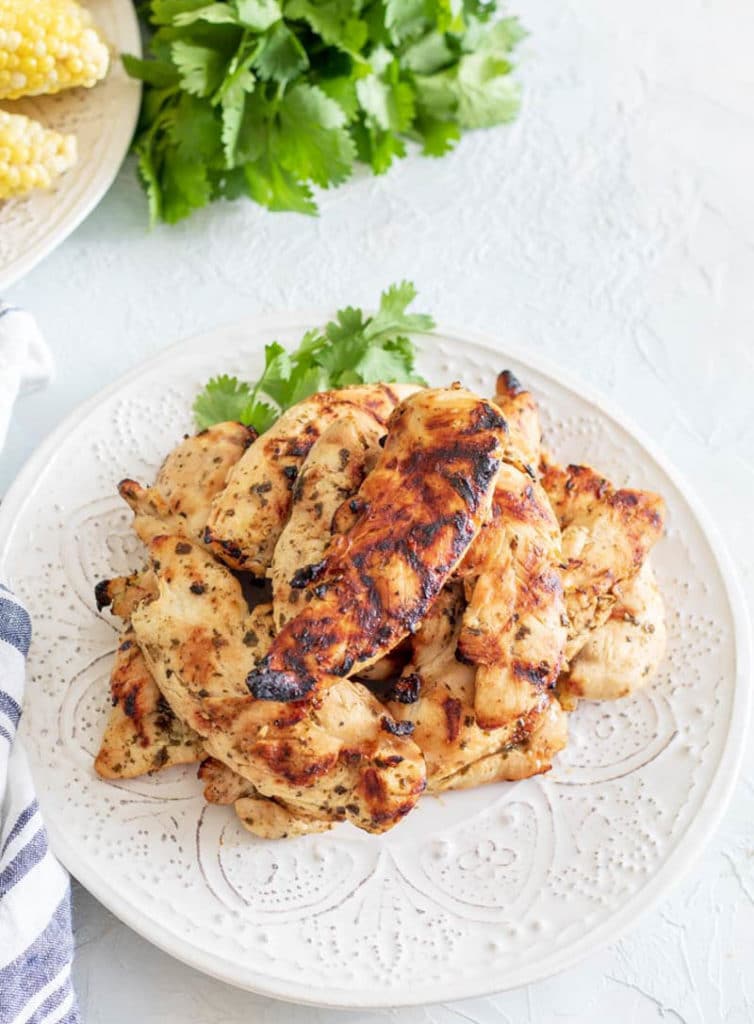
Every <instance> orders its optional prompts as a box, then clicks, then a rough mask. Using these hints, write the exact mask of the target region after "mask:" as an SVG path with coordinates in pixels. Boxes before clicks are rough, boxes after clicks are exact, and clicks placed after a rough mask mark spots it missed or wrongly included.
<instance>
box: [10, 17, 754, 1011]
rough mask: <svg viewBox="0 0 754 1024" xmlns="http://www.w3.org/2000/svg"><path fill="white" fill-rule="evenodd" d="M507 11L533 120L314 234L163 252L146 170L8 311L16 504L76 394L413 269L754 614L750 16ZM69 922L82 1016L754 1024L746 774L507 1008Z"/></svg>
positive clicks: (214, 237)
mask: <svg viewBox="0 0 754 1024" xmlns="http://www.w3.org/2000/svg"><path fill="white" fill-rule="evenodd" d="M516 9H517V11H518V12H519V13H520V14H521V15H522V16H523V18H524V20H525V22H526V24H527V26H528V27H529V28H530V30H531V33H532V35H531V38H530V39H529V40H528V42H527V43H526V45H525V58H524V61H523V67H522V70H521V77H522V79H523V81H524V84H525V87H526V92H525V106H524V111H523V114H522V117H521V119H520V120H519V122H518V123H517V124H516V125H514V126H513V127H512V128H510V129H501V130H498V131H493V132H488V133H481V134H477V135H475V136H472V137H469V138H467V139H466V140H464V142H463V144H462V145H461V146H460V147H459V149H458V150H457V152H456V153H455V154H453V155H452V156H450V157H448V158H446V159H444V160H443V161H441V162H428V161H424V160H422V159H420V158H418V157H417V158H413V159H410V160H406V161H403V162H402V163H401V164H400V165H399V166H398V167H396V168H395V169H394V170H393V171H392V172H391V173H390V174H388V175H387V176H386V177H384V178H381V179H372V178H367V177H360V178H359V179H358V180H356V181H354V182H352V183H350V184H349V185H347V186H345V187H344V188H342V189H340V190H338V191H337V192H333V193H332V194H325V195H324V196H323V198H322V202H321V207H322V215H321V217H320V218H319V219H318V220H308V219H305V218H301V217H298V216H294V215H291V216H288V215H280V214H275V215H270V214H266V213H264V212H263V211H261V210H259V209H258V208H256V207H254V206H252V205H251V204H243V203H240V204H235V205H233V206H226V207H217V208H215V209H212V210H209V211H206V212H205V213H203V214H199V215H198V216H196V217H195V218H194V219H193V220H192V221H191V222H189V223H188V224H185V225H181V226H179V227H175V228H165V229H159V230H157V231H155V232H153V233H151V234H150V233H148V231H147V229H146V222H145V210H144V203H143V200H142V197H141V194H140V192H139V188H138V185H137V184H136V182H135V180H134V177H133V171H132V168H131V167H130V166H127V167H126V168H125V169H124V170H123V171H122V173H121V175H120V177H119V179H118V181H117V182H116V184H115V186H114V187H113V189H112V191H111V192H110V194H109V195H108V197H107V198H106V199H105V201H104V202H103V203H102V205H101V206H100V207H99V209H98V210H97V211H96V212H95V213H94V214H93V215H92V216H91V217H90V218H89V220H88V221H87V222H86V223H85V224H84V225H83V226H82V227H81V228H80V229H79V230H78V231H77V232H76V233H75V234H74V235H73V236H72V237H71V238H70V240H69V241H68V242H66V243H65V244H64V245H63V246H62V247H61V248H60V249H59V250H58V251H57V252H56V253H55V254H54V255H52V256H51V257H49V258H48V259H47V260H46V261H45V262H44V263H43V264H42V265H41V266H40V267H38V269H37V270H35V271H34V272H33V273H32V274H30V275H29V276H28V277H27V278H26V279H25V280H24V281H23V282H22V283H20V284H18V285H17V286H16V287H15V288H13V289H12V290H11V292H10V293H9V294H8V295H7V296H5V298H7V299H10V300H12V301H14V302H16V303H18V304H22V305H25V306H27V307H28V308H30V309H32V310H34V311H35V312H36V313H37V314H38V316H39V319H40V321H41V323H42V326H43V328H44V329H45V332H46V334H47V336H48V338H49V339H50V341H51V343H52V345H53V348H54V349H55V351H56V354H57V361H58V377H57V380H56V381H55V383H54V385H53V386H52V387H51V388H49V389H48V390H47V391H46V392H44V393H42V394H39V395H34V396H31V397H28V398H26V399H24V400H23V401H22V402H21V403H20V405H19V407H18V410H17V416H16V420H15V425H14V428H13V429H12V433H11V436H10V438H9V443H8V448H7V449H6V451H5V452H4V453H3V456H2V462H1V464H0V493H2V491H3V490H4V489H6V488H7V486H8V485H9V483H10V482H11V480H12V478H13V476H14V475H15V473H16V471H17V470H18V469H19V468H20V466H21V464H22V462H23V460H24V459H25V458H26V457H27V456H28V455H29V454H30V452H31V451H32V449H33V448H34V447H35V445H36V444H37V443H38V442H39V441H40V440H41V439H42V437H43V436H44V435H45V434H46V433H47V432H48V431H49V430H51V429H52V428H53V427H54V426H55V425H56V424H57V422H58V421H59V420H60V419H61V417H62V416H63V415H64V414H65V413H67V412H68V411H69V410H70V409H71V408H72V407H73V406H74V405H75V404H76V403H77V402H78V401H80V400H81V399H83V398H85V397H87V396H88V395H90V394H92V393H93V392H95V391H96V390H97V389H98V388H100V387H101V386H103V385H104V384H106V383H108V382H109V381H111V380H112V379H113V378H114V377H115V376H116V375H118V374H119V373H121V372H122V371H124V370H126V369H127V368H129V367H131V366H132V365H134V364H135V363H136V362H137V361H139V360H140V359H142V358H144V357H145V356H149V355H151V354H153V353H155V352H157V351H158V350H159V349H160V348H162V347H163V346H164V345H166V344H168V343H169V342H171V341H173V340H175V339H177V338H180V337H181V336H184V335H187V334H191V333H195V332H197V331H200V330H204V329H207V328H210V327H212V326H214V325H216V324H218V323H220V322H223V321H229V320H233V319H235V318H238V317H240V316H241V315H244V314H248V313H253V312H255V311H268V310H282V309H295V308H296V307H302V306H311V305H320V306H321V305H329V306H332V307H335V306H336V305H337V304H340V303H343V302H353V303H362V304H365V305H370V304H373V303H374V302H375V299H376V295H377V293H378V292H379V290H380V288H381V287H382V286H383V285H385V284H387V283H388V282H390V281H393V280H396V279H398V278H400V277H404V276H405V277H410V278H411V279H413V280H414V281H415V282H416V284H417V285H418V287H419V289H420V294H421V307H422V308H423V309H428V310H431V311H432V312H433V313H434V314H435V315H436V317H437V318H438V319H439V320H443V321H446V322H450V323H456V324H458V325H468V326H473V327H478V328H482V329H484V330H487V331H490V332H497V333H498V334H499V336H500V341H501V345H503V346H504V344H505V341H506V338H507V339H511V340H513V341H515V342H516V343H517V344H518V343H523V344H525V345H528V346H530V347H531V348H532V350H536V351H539V352H542V353H545V354H546V355H548V356H550V357H551V358H553V359H555V360H557V361H559V362H561V363H562V364H563V365H564V366H566V367H568V369H569V370H571V371H573V372H575V373H577V374H580V375H581V376H582V377H583V378H584V379H588V380H590V381H591V382H593V383H594V384H596V385H598V386H599V387H601V388H602V389H603V390H604V391H606V392H608V393H609V394H610V395H611V396H612V397H613V398H614V400H615V402H616V405H620V406H622V407H623V408H624V409H626V410H628V411H629V412H630V413H631V414H632V416H633V418H634V419H635V420H637V421H638V422H639V423H641V424H642V426H643V427H644V428H645V429H646V430H648V431H649V432H650V433H651V434H652V435H653V436H654V437H655V438H657V439H658V440H659V441H660V442H661V443H662V444H663V446H664V447H665V449H666V451H667V452H668V453H669V455H670V456H671V458H672V459H673V460H674V461H675V462H676V463H677V465H678V466H679V467H680V468H681V469H682V470H683V471H684V472H685V474H686V476H687V477H688V479H689V480H690V481H691V482H692V484H693V485H694V487H695V489H696V490H697V491H698V492H699V493H700V494H701V496H702V498H703V499H704V500H705V502H706V503H707V505H708V506H709V507H710V508H711V510H712V512H713V513H714V514H715V516H716V518H717V520H718V522H719V524H720V526H721V528H722V530H723V531H724V533H725V536H726V539H727V542H728V544H729V546H730V547H731V549H732V550H733V553H734V555H735V558H736V561H737V563H738V565H739V566H740V571H741V574H742V577H743V582H744V586H745V589H746V591H747V595H748V598H749V601H750V604H751V606H754V522H752V513H751V508H752V499H754V396H753V394H752V393H753V392H754V60H753V59H752V53H753V52H754V4H752V3H751V2H750V0H708V2H702V0H661V2H657V0H654V2H649V0H633V2H632V3H630V4H623V5H620V7H618V6H616V5H614V4H607V3H605V2H604V0H517V8H516ZM752 751H754V747H753V748H752ZM76 931H77V939H78V945H79V951H78V960H77V971H76V974H77V982H78V990H79V995H80V999H81V1002H82V1006H83V1008H84V1012H85V1019H86V1021H87V1024H126V1022H128V1024H133V1021H139V1022H140V1024H189V1022H191V1024H241V1022H242V1021H243V1022H248V1021H253V1022H254V1024H283V1022H285V1024H289V1022H290V1024H300V1022H310V1021H311V1022H313V1024H324V1022H328V1024H329V1022H330V1021H334V1022H335V1024H338V1022H343V1024H356V1022H359V1024H362V1022H363V1024H372V1022H374V1024H379V1022H383V1021H388V1020H389V1021H391V1022H395V1024H456V1022H459V1024H460V1022H464V1021H471V1022H476V1024H492V1022H498V1021H500V1022H503V1024H523V1022H525V1024H540V1022H541V1024H549V1022H553V1024H555V1022H557V1024H598V1022H599V1024H602V1022H603V1021H605V1020H615V1021H620V1022H624V1021H625V1022H632V1024H633V1022H637V1024H639V1022H641V1024H643V1022H644V1021H655V1020H667V1021H684V1022H687V1024H708V1022H715V1024H716V1022H726V1024H744V1022H748V1021H752V1020H754V975H752V972H751V964H752V963H754V756H752V753H751V752H750V754H749V756H748V758H747V762H746V764H745V767H744V775H743V777H742V779H741V781H740V783H739V786H738V790H737V793H736V797H735V800H734V803H733V805H732V807H731V809H730V811H729V813H728V815H727V817H726V819H725V822H724V825H723V827H722V829H721V830H720V832H719V834H718V835H717V837H716V838H715V840H714V841H713V843H712V844H711V845H710V847H709V849H708V850H707V852H706V854H705V855H704V857H703V859H702V860H701V862H700V863H699V864H698V865H697V866H696V867H695V868H694V870H693V871H692V873H691V874H690V876H689V877H688V878H687V879H685V880H684V881H683V882H682V883H681V884H679V886H678V888H677V890H676V891H675V892H674V893H673V894H672V895H671V897H670V898H669V899H668V900H667V901H666V902H664V903H663V904H662V905H660V906H659V907H658V908H657V909H656V910H655V911H654V912H653V913H652V914H650V915H648V916H647V917H646V918H645V919H644V920H643V922H642V923H641V924H640V925H639V926H638V927H637V928H636V929H635V930H634V931H633V932H632V933H631V934H629V935H628V936H626V937H625V938H624V939H623V940H622V941H621V942H619V943H617V944H616V945H614V946H612V947H610V948H609V949H606V950H605V951H604V952H603V953H601V954H600V955H599V956H596V957H594V958H592V960H591V961H589V962H588V963H584V964H583V965H581V966H580V967H579V968H577V969H574V970H572V971H569V972H568V973H566V974H563V975H560V976H558V977H556V978H553V979H551V980H550V981H548V982H543V983H540V984H537V985H533V986H530V987H529V988H527V989H522V990H519V991H516V992H511V993H506V994H503V995H501V996H499V997H496V998H492V999H484V1000H477V1001H467V1002H464V1003H459V1004H454V1005H448V1006H443V1007H429V1008H426V1009H423V1010H408V1011H385V1012H383V1013H350V1014H349V1013H337V1012H335V1011H329V1010H326V1011H321V1012H317V1011H315V1010H310V1009H299V1010H296V1009H293V1008H291V1007H288V1006H283V1005H282V1004H275V1003H271V1002H268V1001H266V1000H261V999H256V998H255V997H252V996H249V995H247V994H245V993H241V992H237V991H235V990H233V989H230V988H228V987H226V986H224V985H221V984H218V983H215V982H212V981H210V980H208V979H206V978H204V977H203V976H200V975H198V974H195V973H194V972H192V971H191V970H190V969H188V968H186V967H183V966H182V965H180V964H178V963H176V962H174V961H173V960H172V959H170V958H169V957H167V956H165V955H163V954H162V953H160V952H158V951H157V950H155V949H153V948H152V947H150V946H149V945H148V944H147V943H145V942H143V941H142V940H141V939H139V938H138V937H137V936H136V935H134V934H133V933H132V932H130V931H129V930H128V929H127V928H125V927H124V926H122V925H120V924H119V923H118V922H117V921H116V920H115V919H114V918H113V917H111V915H110V914H108V913H107V912H106V911H104V910H103V909H102V908H101V907H100V906H99V905H98V904H97V903H96V902H95V901H94V899H92V897H90V896H89V895H88V894H86V893H85V892H83V891H82V890H81V889H77V892H76Z"/></svg>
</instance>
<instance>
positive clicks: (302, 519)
mask: <svg viewBox="0 0 754 1024" xmlns="http://www.w3.org/2000/svg"><path fill="white" fill-rule="evenodd" d="M382 434H384V428H383V427H382V425H381V424H379V423H377V422H376V421H375V420H374V417H372V416H371V415H370V414H369V413H365V412H363V411H362V410H360V409H354V410H352V411H350V412H348V413H347V414H346V415H345V416H343V418H342V419H339V420H336V421H335V423H333V424H332V425H331V426H329V427H328V428H327V430H325V431H324V433H323V434H322V436H321V437H320V438H319V439H318V440H317V441H315V442H314V444H313V445H312V448H311V451H310V452H309V454H308V455H307V457H306V460H305V462H304V464H303V466H302V468H301V471H300V473H299V475H298V478H297V480H296V482H295V484H294V485H293V493H292V500H291V514H290V517H289V519H288V522H287V524H286V526H285V529H284V530H283V532H282V533H281V535H280V539H279V540H278V542H277V545H276V546H275V553H274V554H273V556H272V567H271V570H270V577H271V579H272V599H273V607H274V609H275V626H276V628H277V629H281V628H282V626H284V625H285V623H286V622H288V621H289V620H290V619H292V618H293V617H294V616H295V614H296V612H297V611H299V609H300V608H301V606H302V604H303V603H304V599H305V597H306V596H309V595H308V592H307V590H305V589H303V588H301V587H293V586H291V580H293V579H294V578H295V577H296V574H297V572H298V570H299V569H300V568H301V567H302V566H305V565H312V564H314V563H316V562H319V561H321V559H322V557H323V556H324V554H325V551H326V550H327V547H328V545H329V543H330V541H331V539H332V522H333V516H334V515H335V513H336V512H337V510H338V508H339V507H340V506H341V505H342V504H343V502H344V501H345V500H346V499H347V498H350V497H352V496H353V495H354V494H355V493H356V492H357V491H358V489H359V487H360V486H361V483H362V481H363V479H364V475H365V469H366V458H367V455H368V453H369V452H370V451H371V450H373V449H374V448H375V446H376V445H377V442H378V441H379V439H380V437H381V436H382Z"/></svg>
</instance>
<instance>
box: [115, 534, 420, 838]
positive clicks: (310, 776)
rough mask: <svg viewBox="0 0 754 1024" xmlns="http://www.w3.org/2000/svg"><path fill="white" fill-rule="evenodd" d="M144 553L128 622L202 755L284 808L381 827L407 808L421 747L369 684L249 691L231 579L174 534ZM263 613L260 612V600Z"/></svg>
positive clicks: (243, 614)
mask: <svg viewBox="0 0 754 1024" xmlns="http://www.w3.org/2000/svg"><path fill="white" fill-rule="evenodd" d="M150 555H151V558H152V564H153V569H154V572H155V575H156V577H157V581H158V587H159V596H158V597H157V598H156V600H154V601H152V602H150V603H146V604H142V605H140V606H139V607H138V608H137V609H136V610H135V611H134V613H133V626H134V630H135V632H136V635H137V638H138V641H139V643H140V645H141V648H142V650H143V651H144V656H145V658H146V661H147V664H148V666H149V668H150V671H151V672H152V674H153V675H154V677H155V679H156V681H157V682H158V685H159V687H160V689H161V690H162V692H163V694H164V695H165V698H166V699H167V701H168V703H169V704H170V705H171V707H172V708H173V710H174V712H175V713H176V714H177V715H178V716H179V717H180V718H181V719H182V720H183V721H185V722H187V723H188V724H189V725H190V726H191V727H192V728H194V729H195V730H196V731H197V732H198V733H200V734H201V735H202V736H203V738H204V746H205V749H206V750H207V752H208V753H209V754H210V755H211V756H213V757H215V758H218V759H219V760H221V761H223V762H224V763H225V764H226V765H228V766H229V767H230V768H232V769H233V770H234V771H235V772H237V773H238V774H239V775H242V776H243V777H244V778H245V779H248V781H249V782H250V783H251V785H252V786H253V787H254V789H255V790H256V791H257V793H259V794H260V795H261V796H264V797H272V798H273V799H275V800H277V801H280V802H281V803H282V804H284V805H285V808H287V809H288V810H289V811H290V812H291V813H292V814H294V815H295V816H296V817H310V818H316V819H317V820H321V821H340V820H349V821H351V822H353V824H355V825H357V826H358V827H359V828H363V829H365V830H367V831H369V832H381V831H385V830H386V829H388V828H390V827H392V826H393V825H394V824H395V823H396V822H397V821H399V820H400V819H401V818H402V817H403V816H404V815H405V814H407V813H408V812H409V811H410V810H411V808H412V807H413V806H414V804H415V803H416V801H417V799H418V797H419V794H420V793H421V792H422V790H423V789H424V785H425V772H424V761H423V758H422V756H421V753H420V751H419V749H418V747H417V746H416V744H415V743H413V741H412V740H411V739H410V738H408V737H407V736H402V735H396V734H395V732H394V730H395V729H396V728H397V727H396V723H394V722H393V720H392V719H391V718H389V716H388V715H387V714H386V712H385V710H384V708H382V706H381V705H380V704H379V702H378V701H377V700H376V698H375V697H373V696H372V694H370V693H369V692H368V691H367V690H366V689H365V688H364V687H363V686H361V685H360V684H358V683H353V682H350V681H348V680H345V679H334V680H332V685H331V686H329V687H327V688H326V689H325V690H324V691H323V693H322V695H321V697H319V698H318V699H316V700H310V701H307V702H299V703H297V704H282V703H279V702H272V701H260V700H256V699H254V698H253V697H252V696H250V695H249V692H248V690H247V689H246V687H245V684H244V679H245V678H246V676H247V674H248V673H249V670H250V668H251V667H252V665H253V663H254V660H255V646H256V645H257V644H258V643H259V636H258V621H257V622H256V623H255V622H253V621H252V622H251V623H250V620H249V616H248V614H247V611H246V607H245V602H244V599H243V595H242V593H241V587H240V584H239V582H238V580H236V578H235V577H234V576H233V575H232V574H231V573H230V572H229V571H228V570H227V569H226V568H225V567H224V566H222V565H221V564H219V563H218V562H216V561H215V560H214V559H213V558H212V557H211V556H209V555H208V554H207V553H206V551H204V550H202V548H201V547H200V546H199V545H198V544H192V543H190V542H188V541H186V540H185V539H183V538H181V537H168V536H162V537H157V538H155V539H154V540H153V541H152V543H151V544H150ZM256 612H257V616H258V615H259V614H261V613H260V612H259V610H258V609H257V610H256ZM265 614H266V620H265V621H268V622H271V609H269V607H268V609H267V610H266V612H265Z"/></svg>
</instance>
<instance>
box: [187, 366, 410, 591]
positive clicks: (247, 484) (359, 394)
mask: <svg viewBox="0 0 754 1024" xmlns="http://www.w3.org/2000/svg"><path fill="white" fill-rule="evenodd" d="M416 390H417V388H416V386H415V385H413V384H364V385H358V386H355V387H350V388H340V389H339V390H337V391H322V392H319V393H318V394H314V395H311V396H310V397H309V398H306V399H304V401H303V402H299V403H298V404H297V405H294V406H293V407H292V408H291V409H288V410H287V412H284V413H283V415H282V416H281V417H280V419H279V420H278V421H277V422H276V423H275V425H274V426H272V427H271V428H270V429H269V430H268V431H266V432H265V433H264V434H262V436H261V437H260V438H258V439H257V441H256V442H255V443H254V444H253V445H252V446H251V448H250V449H249V451H248V452H247V453H246V454H245V455H244V457H243V458H242V459H241V461H240V462H239V463H238V465H237V466H235V468H234V469H233V472H232V473H231V474H230V476H229V477H228V486H227V487H226V488H225V491H224V492H223V493H222V494H220V495H218V496H217V498H216V499H215V501H214V502H213V504H212V511H211V513H210V516H209V520H208V522H207V529H206V533H205V541H206V543H207V544H208V545H209V546H210V547H211V549H212V550H213V551H214V552H215V554H216V555H217V557H218V558H220V559H221V560H222V561H224V562H225V563H226V564H227V565H229V566H231V567H232V568H234V569H244V570H246V571H248V572H252V573H254V574H255V575H256V576H264V575H265V573H266V571H267V569H268V568H269V566H270V564H271V562H272V555H273V552H274V550H275V545H276V544H277V541H278V538H279V536H280V534H281V532H282V530H283V527H284V526H285V523H286V521H287V519H288V513H289V511H290V507H291V492H292V490H293V483H294V481H295V479H296V477H297V475H298V472H299V470H300V468H301V465H302V464H303V461H304V459H305V458H306V456H307V455H308V454H309V451H310V449H311V447H312V445H313V444H314V442H315V441H316V440H317V438H318V437H319V436H320V435H321V434H322V433H323V431H325V430H326V429H327V427H329V426H330V424H332V423H334V422H335V421H336V420H338V419H340V418H341V417H342V416H344V415H346V414H347V413H349V412H354V411H356V412H358V411H361V412H362V413H364V414H366V415H367V416H369V417H371V418H372V420H373V421H374V423H375V425H376V426H377V427H380V428H382V430H384V427H385V424H386V422H387V420H388V418H389V416H390V414H391V413H392V411H393V409H394V408H395V406H396V405H397V404H398V403H399V402H400V401H402V400H403V399H404V398H406V397H407V396H408V395H411V394H413V393H414V392H415V391H416Z"/></svg>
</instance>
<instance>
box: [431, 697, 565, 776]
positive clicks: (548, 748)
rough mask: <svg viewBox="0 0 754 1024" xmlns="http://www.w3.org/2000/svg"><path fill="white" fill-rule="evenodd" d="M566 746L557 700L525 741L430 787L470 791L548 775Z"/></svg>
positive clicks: (480, 760)
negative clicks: (490, 785) (495, 784)
mask: <svg viewBox="0 0 754 1024" xmlns="http://www.w3.org/2000/svg"><path fill="white" fill-rule="evenodd" d="M567 743H568V716H567V715H566V713H565V711H564V710H563V708H562V707H561V705H560V704H559V702H558V701H557V700H556V699H554V698H553V699H552V700H550V702H549V703H548V705H547V707H546V708H545V710H544V711H543V712H542V713H541V714H540V715H539V716H538V717H537V718H536V719H535V721H534V725H533V727H532V729H531V732H530V733H529V735H528V736H527V738H526V739H525V740H522V741H521V742H520V743H515V744H514V745H513V746H511V747H506V748H505V749H503V750H501V751H500V752H499V753H496V754H488V755H487V756H486V757H480V758H479V760H478V761H474V762H473V764H470V765H469V766H468V767H467V768H462V769H461V770H460V771H459V772H456V774H455V775H449V776H448V777H447V778H444V779H442V780H441V781H440V782H439V783H437V785H435V786H433V788H432V792H435V793H441V792H445V791H446V790H450V789H472V788H474V787H475V786H484V785H486V784H487V783H488V782H520V781H521V779H530V778H531V777H532V775H542V774H543V773H544V772H549V770H550V769H551V768H552V762H553V760H554V758H555V755H556V754H559V753H560V751H561V750H563V749H564V748H565V746H566V745H567Z"/></svg>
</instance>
